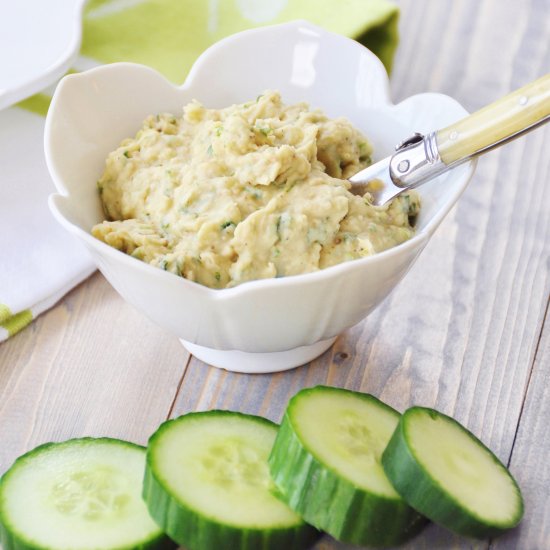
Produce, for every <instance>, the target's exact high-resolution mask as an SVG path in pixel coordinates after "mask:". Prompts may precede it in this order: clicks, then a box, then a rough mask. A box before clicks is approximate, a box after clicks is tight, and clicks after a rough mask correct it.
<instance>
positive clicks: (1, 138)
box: [0, 107, 95, 342]
mask: <svg viewBox="0 0 550 550" xmlns="http://www.w3.org/2000/svg"><path fill="white" fill-rule="evenodd" d="M43 140H44V117H42V116H39V115H36V114H34V113H31V112H29V111H26V110H24V109H20V108H17V107H12V108H10V109H5V110H3V111H0V167H1V170H0V342H1V341H3V340H6V339H7V338H9V337H10V336H12V335H13V334H15V333H16V332H18V331H19V330H21V329H22V328H23V327H24V326H26V325H27V324H28V323H29V322H30V321H32V320H33V319H34V318H35V317H36V316H37V315H39V314H40V313H42V312H43V311H45V310H46V309H48V308H50V307H52V306H53V305H54V304H55V303H56V302H57V301H58V300H59V299H60V298H61V297H62V296H63V295H64V294H65V293H66V292H68V291H69V290H70V289H71V288H73V287H74V286H76V285H77V284H78V283H80V282H81V281H83V280H84V279H86V278H87V277H88V276H89V275H90V274H91V273H92V272H93V271H94V269H95V268H94V265H93V263H92V260H91V258H90V256H89V255H88V252H87V251H86V250H85V248H84V247H83V246H82V245H81V244H80V243H79V242H77V241H76V239H74V238H73V237H72V236H71V235H70V234H69V233H67V232H66V231H65V230H64V229H63V228H62V227H61V226H60V225H59V224H58V223H57V222H56V221H55V219H54V218H53V216H52V214H51V213H50V211H49V209H48V201H47V198H48V195H50V194H51V193H53V192H54V191H55V187H54V185H53V182H52V181H51V178H50V176H49V174H48V170H47V168H46V161H45V159H44V145H43Z"/></svg>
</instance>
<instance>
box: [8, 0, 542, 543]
mask: <svg viewBox="0 0 550 550" xmlns="http://www.w3.org/2000/svg"><path fill="white" fill-rule="evenodd" d="M398 3H399V5H400V7H401V12H402V16H401V20H400V33H401V44H400V47H399V50H398V54H397V58H396V62H395V69H394V74H393V76H392V93H393V97H394V99H395V101H400V100H402V99H404V98H406V97H408V96H410V95H412V94H416V93H421V92H425V91H430V92H442V93H445V94H448V95H451V96H453V97H455V98H456V99H457V100H458V101H459V102H461V103H462V104H463V105H464V106H465V107H466V108H467V109H469V110H474V109H477V108H480V107H481V106H483V105H485V104H487V103H489V102H491V101H493V100H495V99H497V98H498V97H500V96H502V95H504V94H506V93H507V92H509V91H511V90H513V89H515V88H518V87H520V86H521V85H523V84H525V83H527V82H529V81H531V80H534V79H536V78H537V77H539V76H541V75H542V74H545V73H547V72H549V71H550V48H549V44H550V9H549V6H548V0H522V1H521V2H502V1H500V0H484V1H483V2H479V1H477V0H460V1H453V0H437V1H435V0H402V1H400V2H398ZM549 143H550V128H548V127H547V128H543V129H539V130H537V131H536V132H534V133H532V134H530V135H529V136H527V137H525V138H522V139H521V140H518V141H517V142H514V143H513V144H510V145H508V146H506V147H505V148H503V149H501V150H499V151H495V152H493V153H491V154H490V155H488V156H487V157H485V158H482V159H481V160H480V162H479V164H478V169H477V172H476V175H475V177H474V179H473V180H472V182H471V184H470V186H469V188H468V189H467V191H466V192H465V193H464V195H463V197H462V198H461V199H460V201H459V203H458V204H457V206H456V208H455V209H453V211H452V212H451V213H450V214H449V216H448V217H447V218H446V219H445V221H444V222H443V223H442V225H441V227H440V228H439V230H438V231H437V233H436V235H435V236H434V238H433V239H432V241H431V242H430V243H429V244H428V246H427V248H426V249H425V251H424V252H423V254H422V255H421V257H420V258H419V260H418V262H417V263H416V264H415V266H414V267H413V268H412V270H411V271H410V272H409V274H408V275H407V277H406V278H405V280H404V281H403V282H402V284H400V285H399V287H398V288H397V289H396V290H395V292H394V293H393V294H392V295H391V296H390V297H389V298H388V299H387V300H386V301H385V302H384V303H383V304H382V305H381V307H380V308H378V309H377V310H376V311H375V312H374V313H373V314H372V315H370V316H369V317H368V318H367V319H365V320H364V321H363V322H361V323H360V324H358V325H357V326H355V327H353V328H351V329H349V330H348V331H346V332H345V333H344V334H342V335H341V336H340V337H339V338H338V339H337V341H336V343H335V345H334V346H333V347H332V348H331V349H330V350H328V351H327V352H326V353H325V354H324V355H323V356H321V357H319V358H318V359H317V360H315V361H313V362H312V363H311V364H309V365H307V366H304V367H301V368H298V369H295V370H293V371H289V372H285V373H280V374H274V375H254V376H251V375H244V374H234V373H228V372H225V371H221V370H218V369H214V368H211V367H209V366H207V365H205V364H203V363H201V362H200V361H198V360H196V359H194V358H193V359H191V360H190V361H188V359H189V356H188V354H187V353H186V352H185V351H184V350H183V348H182V347H181V345H180V344H179V342H178V341H177V340H176V339H175V338H174V337H172V336H171V335H169V334H166V333H164V332H163V331H162V330H161V329H159V328H157V327H156V326H154V325H153V324H152V323H151V322H149V321H148V320H147V319H146V318H145V317H143V316H142V315H141V314H140V313H138V312H136V311H135V310H133V309H132V308H131V307H130V306H128V305H127V304H126V303H125V302H124V301H123V300H122V299H121V298H120V297H118V295H117V294H116V293H115V292H114V291H113V290H112V289H111V288H110V287H109V285H108V284H107V283H106V282H105V281H104V279H103V278H102V277H101V276H100V275H98V274H96V275H95V276H93V277H91V278H90V279H89V280H88V281H86V282H85V283H84V284H82V285H81V286H80V287H78V288H77V289H75V290H74V291H73V292H71V293H70V294H69V295H67V297H66V298H65V299H64V300H63V301H62V302H61V303H60V304H59V305H58V306H56V307H55V308H53V309H52V310H50V311H49V312H48V313H46V314H45V315H43V316H41V317H40V318H39V319H38V320H37V321H36V322H34V323H33V324H32V325H31V326H30V327H29V328H27V329H25V330H24V331H23V332H21V333H20V334H18V335H17V336H15V337H14V338H12V339H10V340H9V341H7V342H6V343H4V344H2V345H0V443H1V444H0V473H1V472H3V471H4V470H5V469H6V468H7V467H8V466H9V464H10V463H11V462H12V461H13V459H14V458H15V457H16V456H17V455H19V454H21V453H22V452H24V451H26V450H28V449H29V448H32V447H34V446H35V445H37V444H39V443H42V442H44V441H49V440H61V439H65V438H68V437H74V436H83V435H109V436H113V437H121V438H124V439H129V440H133V441H136V442H138V443H145V442H146V440H147V438H148V436H149V435H150V434H151V433H152V432H153V431H154V429H155V428H156V427H157V426H158V424H159V423H160V422H162V421H163V420H164V419H165V418H166V417H167V416H177V415H179V414H183V413H185V412H188V411H192V410H206V409H211V408H226V409H233V410H239V411H243V412H247V413H252V414H260V415H263V416H266V417H268V418H270V419H272V420H275V421H279V420H280V419H281V416H282V413H283V411H284V408H285V406H286V403H287V401H288V399H289V397H290V396H292V395H293V394H294V393H295V392H296V391H298V390H299V389H300V388H302V387H307V386H313V385H316V384H330V385H334V386H341V387H347V388H351V389H355V390H361V391H365V392H370V393H373V394H374V395H376V396H378V397H380V398H381V399H383V400H385V401H387V402H388V403H389V404H390V405H392V406H394V407H395V408H397V409H398V410H404V409H405V408H407V407H408V406H410V405H412V404H423V405H428V406H429V405H432V406H435V407H437V408H438V409H440V410H442V411H444V412H446V413H449V414H452V415H454V416H455V417H456V418H457V419H458V420H460V421H461V422H463V423H464V424H466V425H467V426H468V427H469V428H470V429H471V430H472V431H473V432H474V433H475V434H476V435H478V436H480V437H481V438H482V440H483V441H484V442H486V443H487V444H488V445H489V446H490V447H491V448H492V449H494V451H495V452H496V454H497V455H498V456H499V457H500V458H501V459H502V460H503V461H504V462H505V463H509V464H510V466H511V469H512V472H513V473H514V474H515V475H516V476H517V478H518V480H519V482H520V485H521V486H522V488H523V491H524V494H525V499H526V503H527V513H526V517H525V520H524V522H523V523H522V525H521V527H520V528H518V529H515V530H513V531H512V532H511V533H509V534H507V535H506V536H504V537H502V538H500V539H497V540H496V541H470V540H466V539H463V538H459V537H456V536H453V535H451V534H449V533H448V532H447V531H445V530H444V529H441V528H438V527H436V526H430V527H429V528H427V529H426V531H425V532H424V533H423V534H422V535H421V536H419V537H418V538H416V539H415V540H414V541H412V542H411V543H410V544H409V545H407V546H405V547H404V548H407V549H415V550H416V549H425V550H432V549H438V548H460V549H466V548H471V549H482V548H488V547H489V546H495V547H497V548H501V547H502V548H506V549H512V548H514V549H516V548H517V549H521V550H531V549H536V550H544V549H545V548H548V549H550V508H549V500H548V495H549V494H550V470H549V467H548V460H547V457H548V455H549V454H550V439H549V437H548V435H547V433H546V423H547V419H548V418H549V417H550V416H549V415H550V395H549V390H548V388H547V386H548V384H547V380H548V379H549V378H550V321H549V320H548V314H546V322H545V324H544V325H543V323H544V318H545V311H546V308H547V304H548V296H549V292H550V277H549V265H550V261H549V259H550V206H549V205H550V185H548V182H549V181H550V154H549V153H548V148H549V146H548V144H549ZM543 327H544V330H543ZM541 334H542V335H543V336H542V338H541ZM317 549H318V550H348V549H349V550H351V547H347V546H345V545H342V544H339V543H337V542H335V541H333V540H331V539H330V538H329V537H327V538H325V539H323V541H321V542H320V543H319V544H318V545H317Z"/></svg>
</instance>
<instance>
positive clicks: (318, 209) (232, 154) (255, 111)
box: [92, 91, 420, 288]
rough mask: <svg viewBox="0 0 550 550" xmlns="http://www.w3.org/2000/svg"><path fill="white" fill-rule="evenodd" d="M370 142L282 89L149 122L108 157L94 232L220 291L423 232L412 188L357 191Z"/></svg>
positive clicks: (371, 251)
mask: <svg viewBox="0 0 550 550" xmlns="http://www.w3.org/2000/svg"><path fill="white" fill-rule="evenodd" d="M371 153H372V147H371V145H370V143H369V142H368V140H367V138H365V137H364V136H363V135H362V134H361V133H360V132H359V131H358V130H356V129H355V128H354V127H353V126H352V125H351V124H350V122H349V121H347V120H346V119H343V118H338V119H329V118H327V117H326V116H325V115H324V114H323V113H322V112H321V111H319V110H311V109H309V107H308V105H307V104H306V103H299V104H296V105H289V106H286V105H284V104H283V102H282V100H281V96H280V94H279V93H278V92H274V91H269V92H265V93H264V94H262V95H261V96H259V97H258V98H257V99H256V100H253V101H251V102H249V103H245V104H241V105H233V106H231V107H228V108H226V109H220V110H216V109H206V108H205V107H203V106H202V105H201V104H200V103H198V102H192V103H190V104H188V105H187V106H186V107H185V108H184V110H183V116H182V117H176V116H174V115H171V114H161V115H157V116H150V117H148V118H147V119H146V120H145V122H144V124H143V127H142V129H141V130H140V131H139V132H138V134H137V135H136V137H135V138H130V139H126V140H124V141H123V142H122V143H121V145H120V146H119V147H118V148H117V149H116V150H115V151H113V152H112V153H110V154H109V155H108V157H107V160H106V166H105V171H104V173H103V175H102V176H101V178H100V179H99V181H98V183H97V185H98V190H99V193H100V195H101V200H102V203H103V208H104V211H105V215H106V218H107V221H104V222H102V223H100V224H98V225H96V226H94V227H93V229H92V234H93V235H94V236H95V237H97V238H98V239H101V240H102V241H104V242H106V243H107V244H109V245H111V246H113V247H115V248H117V249H119V250H121V251H123V252H126V253H127V254H130V255H132V256H133V257H135V258H138V259H140V260H142V261H144V262H147V263H149V264H152V265H154V266H158V267H160V268H162V269H164V270H166V271H170V272H172V273H174V274H176V275H179V276H182V277H185V278H187V279H189V280H192V281H196V282H198V283H200V284H203V285H206V286H208V287H212V288H227V287H232V286H236V285H238V284H241V283H243V282H246V281H251V280H254V279H264V278H269V277H285V276H288V275H296V274H300V273H308V272H312V271H317V270H319V269H324V268H326V267H329V266H332V265H335V264H338V263H341V262H344V261H348V260H353V259H357V258H361V257H364V256H370V255H372V254H375V253H377V252H380V251H382V250H385V249H387V248H390V247H393V246H395V245H397V244H399V243H402V242H403V241H406V240H407V239H409V238H411V236H412V235H413V234H414V229H413V227H412V225H411V220H413V219H414V216H416V214H417V213H418V211H419V207H420V204H419V198H418V195H417V194H416V193H415V192H408V193H406V194H402V195H400V196H399V197H397V198H396V199H394V200H393V201H392V202H390V203H389V204H387V205H384V206H381V207H380V206H373V205H372V204H371V203H370V195H369V194H368V193H366V194H365V195H364V196H356V195H354V194H352V193H351V192H350V191H349V188H350V184H349V182H348V181H346V179H347V178H349V177H350V176H352V175H353V174H355V173H356V172H358V171H359V170H361V169H363V168H364V167H366V166H368V165H369V164H370V162H371V159H370V157H371Z"/></svg>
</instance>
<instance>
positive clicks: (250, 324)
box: [45, 21, 474, 372]
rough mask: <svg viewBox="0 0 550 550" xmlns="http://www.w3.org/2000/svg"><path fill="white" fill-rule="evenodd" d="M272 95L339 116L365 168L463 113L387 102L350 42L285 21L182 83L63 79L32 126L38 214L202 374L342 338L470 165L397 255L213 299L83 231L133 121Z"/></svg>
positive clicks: (252, 285) (307, 354) (282, 359)
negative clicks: (367, 145) (46, 179)
mask: <svg viewBox="0 0 550 550" xmlns="http://www.w3.org/2000/svg"><path fill="white" fill-rule="evenodd" d="M265 89H278V90H280V91H281V92H282V96H283V100H284V101H285V102H286V103H293V102H298V101H302V100H306V101H308V102H309V103H310V104H311V105H312V106H315V107H320V108H322V109H323V110H324V111H325V112H326V114H327V115H328V116H330V117H336V116H346V117H347V118H349V120H351V121H352V122H353V123H354V124H355V125H356V126H357V127H358V128H360V129H361V130H362V131H363V132H364V133H365V134H366V135H367V136H368V137H369V138H370V139H371V141H372V142H373V144H374V147H375V160H378V159H379V158H382V157H383V156H386V155H388V154H390V152H391V151H392V150H393V148H394V146H395V144H396V143H398V142H399V141H401V140H402V139H404V138H406V137H408V136H409V135H410V134H412V133H413V132H414V131H419V132H428V131H430V130H433V129H437V128H439V127H442V126H445V125H447V124H449V123H451V122H453V121H455V120H457V119H459V118H462V117H464V116H465V114H466V111H465V110H464V109H463V108H462V107H461V106H460V105H459V104H458V103H457V102H456V101H454V100H453V99H451V98H449V97H447V96H444V95H439V94H421V95H417V96H414V97H411V98H409V99H407V100H405V101H403V102H402V103H400V104H398V105H393V104H392V103H391V102H390V98H389V92H388V79H387V75H386V72H385V70H384V68H383V66H382V64H381V63H380V61H379V60H378V59H377V58H376V57H375V56H374V55H373V54H372V53H371V52H370V51H368V50H367V49H365V48H364V47H363V46H361V45H360V44H358V43H357V42H354V41H353V40H350V39H347V38H344V37H342V36H338V35H335V34H332V33H329V32H326V31H324V30H322V29H320V28H318V27H315V26H313V25H311V24H309V23H306V22H302V21H297V22H293V23H288V24H284V25H277V26H273V27H264V28H261V29H256V30H251V31H246V32H243V33H239V34H236V35H234V36H231V37H229V38H227V39H225V40H223V41H221V42H219V43H218V44H216V45H214V46H212V47H211V48H209V49H208V50H207V51H206V52H205V53H204V54H203V55H202V56H201V57H200V58H199V59H198V60H197V62H196V63H195V65H194V66H193V68H192V70H191V72H190V73H189V76H188V78H187V80H186V82H185V84H184V85H183V86H181V87H176V86H174V85H173V84H171V83H170V82H168V81H167V80H166V79H165V78H163V77H162V76H161V75H159V74H158V73H157V72H155V71H154V70H152V69H150V68H147V67H143V66H140V65H134V64H129V63H118V64H113V65H107V66H103V67H100V68H97V69H93V70H91V71H88V72H85V73H82V74H78V75H71V76H67V77H66V78H64V79H63V80H62V81H61V83H60V84H59V86H58V87H57V90H56V93H55V96H54V98H53V101H52V104H51V107H50V110H49V113H48V118H47V121H46V133H45V148H46V159H47V163H48V167H49V170H50V173H51V175H52V177H53V179H54V182H55V185H56V187H57V190H58V192H59V193H58V194H55V195H52V196H51V197H50V207H51V210H52V212H53V214H54V215H55V217H56V218H57V219H58V221H59V222H60V223H61V224H62V225H63V226H64V227H65V228H67V229H68V230H69V231H70V232H71V233H73V234H74V235H76V236H77V237H78V238H79V239H80V240H81V241H82V242H83V243H84V244H85V245H86V246H87V248H88V249H89V251H90V253H91V254H92V256H93V258H94V259H95V261H96V263H97V265H98V267H99V269H100V270H101V272H102V273H103V274H104V275H105V277H106V278H107V279H108V280H109V282H110V283H111V284H112V285H113V286H114V288H115V289H116V290H117V291H118V292H119V293H120V294H121V295H122V296H123V297H124V298H125V299H126V300H127V301H128V302H130V303H131V304H133V305H134V306H135V307H137V308H138V309H140V310H141V311H142V312H143V313H145V314H146V315H148V316H149V317H150V318H151V319H152V320H153V321H155V322H156V323H158V324H159V325H161V326H162V327H164V328H166V329H167V330H169V331H171V332H173V333H174V334H175V335H176V336H178V337H179V338H180V339H181V340H182V342H183V344H184V345H185V347H186V348H187V349H188V350H189V351H191V352H192V353H193V354H195V355H196V356H197V357H199V358H200V359H202V360H204V361H205V362H207V363H210V364H212V365H215V366H218V367H222V368H226V369H228V370H234V371H240V372H273V371H279V370H285V369H289V368H292V367H295V366H298V365H300V364H303V363H306V362H308V361H310V360H311V359H313V358H314V357H316V356H318V355H320V354H321V353H322V352H323V351H325V350H326V349H327V348H328V347H329V346H330V345H331V344H332V343H333V341H334V339H335V338H336V336H337V335H338V334H339V333H341V332H342V331H343V330H345V329H347V328H348V327H351V326H352V325H354V324H356V323H358V322H359V321H361V319H363V318H364V317H365V316H366V315H368V314H369V312H370V311H372V310H373V309H374V308H375V307H376V306H377V305H378V304H379V303H380V302H381V301H382V300H383V299H384V298H385V297H386V296H387V295H388V294H389V293H390V291H391V290H392V289H393V288H394V287H395V285H396V284H397V283H398V282H399V281H400V280H401V278H402V277H403V276H404V275H405V273H406V272H407V270H408V269H409V268H410V267H411V265H412V263H413V262H414V261H415V259H416V258H417V257H418V254H419V253H420V252H421V251H422V249H423V248H424V246H425V245H426V243H427V242H428V240H429V238H430V237H431V235H432V234H433V232H434V231H435V229H436V228H437V226H438V225H439V223H440V222H441V220H442V219H443V218H444V216H445V215H446V214H447V213H448V212H449V210H450V209H451V207H452V206H453V204H454V203H455V202H456V200H457V199H458V197H459V196H460V194H461V193H462V191H463V190H464V188H465V187H466V185H467V183H468V181H469V179H470V177H471V176H472V174H473V171H474V166H473V164H471V163H470V164H464V165H462V166H460V167H458V168H456V169H454V170H453V171H452V172H449V173H447V174H446V175H444V176H442V177H440V178H438V179H437V180H434V181H433V182H431V183H429V184H427V185H425V186H424V187H422V189H421V195H422V199H423V207H422V211H421V214H420V216H419V217H418V222H417V223H418V232H417V234H416V236H415V237H414V238H412V239H411V240H409V241H407V242H406V243H404V244H401V245H400V246H397V247H395V248H393V249H390V250H387V251H385V252H382V253H380V254H377V255H375V256H372V257H368V258H364V259H360V260H354V261H351V262H346V263H343V264H340V265H337V266H334V267H331V268H328V269H325V270H322V271H318V272H315V273H309V274H305V275H297V276H292V277H286V278H280V279H264V280H259V281H251V282H247V283H244V284H242V285H240V286H237V287H235V288H231V289H223V290H214V289H210V288H207V287H205V286H201V285H199V284H197V283H193V282H191V281H188V280H186V279H183V278H181V277H177V276H175V275H173V274H171V273H167V272H165V271H162V270H160V269H158V268H155V267H152V266H150V265H147V264H145V263H143V262H141V261H139V260H136V259H134V258H132V257H131V256H128V255H126V254H124V253H122V252H120V251H118V250H115V249H114V248H111V247H110V246H108V245H106V244H104V243H103V242H101V241H99V240H97V239H95V238H94V237H92V236H91V234H90V229H91V228H92V226H93V225H94V224H96V223H98V222H100V221H102V220H103V213H102V209H101V205H100V201H99V196H98V194H97V190H96V180H97V179H98V178H99V176H100V175H101V173H102V171H103V168H104V162H105V158H106V156H107V154H108V153H109V152H110V151H111V150H113V149H114V148H116V147H117V146H118V144H119V142H120V141H121V140H122V139H123V138H125V137H128V136H133V135H135V133H136V131H137V130H138V129H139V128H140V126H141V123H142V121H143V119H144V118H145V117H146V116H147V115H149V114H154V113H158V112H166V111H167V112H173V113H180V112H181V109H182V107H183V105H184V104H186V103H187V102H189V101H190V100H192V99H194V98H196V99H198V100H200V101H201V102H202V103H204V104H205V105H206V106H207V107H213V108H221V107H226V106H228V105H231V104H233V103H239V102H245V101H247V100H249V99H250V98H254V97H256V96H257V95H258V94H260V93H261V92H262V91H264V90H265Z"/></svg>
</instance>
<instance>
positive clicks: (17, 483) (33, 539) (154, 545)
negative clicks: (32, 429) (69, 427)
mask: <svg viewBox="0 0 550 550" xmlns="http://www.w3.org/2000/svg"><path fill="white" fill-rule="evenodd" d="M144 469H145V448H144V447H140V446H139V445H135V444H133V443H129V442H126V441H120V440H117V439H111V438H97V439H96V438H90V437H85V438H79V439H71V440H68V441H65V442H63V443H47V444H45V445H41V446H39V447H37V448H35V449H33V450H32V451H29V452H28V453H26V454H24V455H22V456H20V457H19V458H18V459H17V460H16V461H15V462H14V463H13V465H12V466H11V468H10V469H9V470H8V471H7V472H6V473H5V474H4V476H3V477H2V479H1V481H0V541H1V543H2V547H3V549H4V550H41V549H49V550H113V549H116V550H124V549H127V550H129V549H143V550H145V549H147V550H157V549H158V550H161V549H167V548H174V547H175V545H174V543H173V542H172V541H170V540H169V539H168V537H166V536H165V535H164V534H163V533H162V531H161V530H160V528H159V527H158V526H157V525H156V523H155V522H154V521H153V520H152V519H151V517H150V516H149V513H148V512H147V508H146V506H145V504H144V502H143V500H142V498H141V494H140V489H141V483H142V479H143V472H144Z"/></svg>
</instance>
